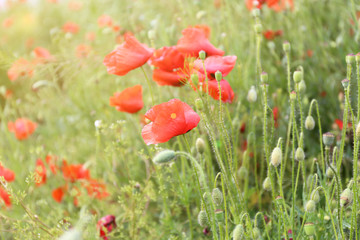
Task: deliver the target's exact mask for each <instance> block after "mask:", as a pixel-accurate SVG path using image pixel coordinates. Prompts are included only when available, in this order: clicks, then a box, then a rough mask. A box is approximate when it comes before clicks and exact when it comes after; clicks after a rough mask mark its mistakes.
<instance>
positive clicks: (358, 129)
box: [355, 122, 360, 139]
mask: <svg viewBox="0 0 360 240" xmlns="http://www.w3.org/2000/svg"><path fill="white" fill-rule="evenodd" d="M355 133H356V138H357V139H359V138H360V122H359V123H358V124H357V126H356V130H355Z"/></svg>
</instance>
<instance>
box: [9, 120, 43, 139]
mask: <svg viewBox="0 0 360 240" xmlns="http://www.w3.org/2000/svg"><path fill="white" fill-rule="evenodd" d="M36 127H37V124H36V123H34V122H32V121H31V120H29V119H26V118H18V119H17V120H16V121H15V122H9V123H8V129H9V131H10V132H13V133H15V137H16V138H17V139H18V140H24V139H27V138H28V137H29V136H30V135H31V134H32V133H33V132H34V131H35V129H36Z"/></svg>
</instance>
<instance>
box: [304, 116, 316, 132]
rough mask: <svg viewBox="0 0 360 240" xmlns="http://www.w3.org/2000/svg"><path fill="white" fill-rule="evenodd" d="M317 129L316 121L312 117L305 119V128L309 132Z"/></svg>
mask: <svg viewBox="0 0 360 240" xmlns="http://www.w3.org/2000/svg"><path fill="white" fill-rule="evenodd" d="M314 127H315V120H314V118H313V117H312V116H310V115H309V116H307V117H306V119H305V128H306V129H307V130H313V129H314Z"/></svg>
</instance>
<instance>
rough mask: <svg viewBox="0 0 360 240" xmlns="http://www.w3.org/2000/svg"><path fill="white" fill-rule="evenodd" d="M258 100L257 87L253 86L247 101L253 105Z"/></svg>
mask: <svg viewBox="0 0 360 240" xmlns="http://www.w3.org/2000/svg"><path fill="white" fill-rule="evenodd" d="M256 99H257V93H256V90H255V87H254V86H251V88H250V90H249V92H248V95H247V100H248V101H249V102H251V103H253V102H255V101H256Z"/></svg>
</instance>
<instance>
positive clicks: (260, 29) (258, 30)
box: [254, 23, 263, 34]
mask: <svg viewBox="0 0 360 240" xmlns="http://www.w3.org/2000/svg"><path fill="white" fill-rule="evenodd" d="M254 29H255V32H256V33H257V34H260V33H262V30H263V27H262V25H261V24H260V23H257V24H255V26H254Z"/></svg>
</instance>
